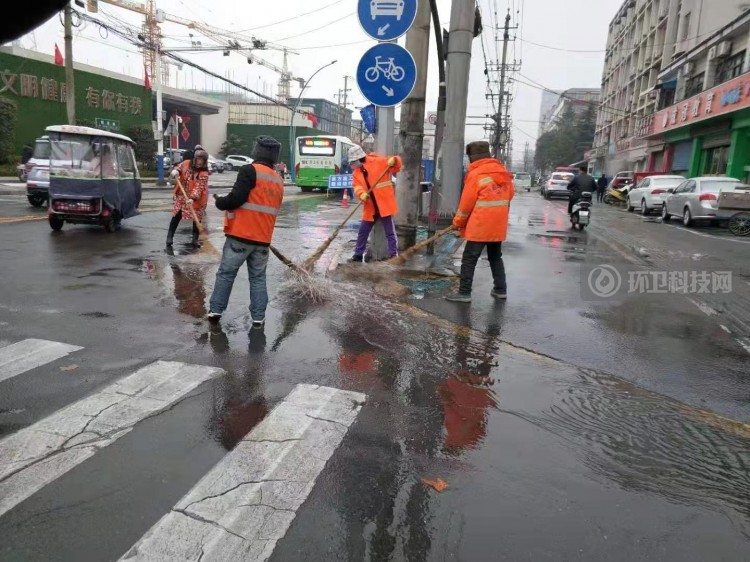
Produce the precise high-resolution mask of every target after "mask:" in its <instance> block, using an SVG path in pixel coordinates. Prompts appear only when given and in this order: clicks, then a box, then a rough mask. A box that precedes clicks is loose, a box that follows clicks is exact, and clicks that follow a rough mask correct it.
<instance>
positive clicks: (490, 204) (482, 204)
mask: <svg viewBox="0 0 750 562" xmlns="http://www.w3.org/2000/svg"><path fill="white" fill-rule="evenodd" d="M509 205H510V201H509V200H508V199H504V200H502V201H477V204H476V205H475V206H476V207H508V206H509Z"/></svg>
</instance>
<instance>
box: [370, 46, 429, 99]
mask: <svg viewBox="0 0 750 562" xmlns="http://www.w3.org/2000/svg"><path fill="white" fill-rule="evenodd" d="M416 81H417V65H416V63H415V62H414V57H412V56H411V53H410V52H409V51H407V50H406V49H404V48H403V47H401V46H400V45H396V44H395V43H379V44H377V45H375V46H374V47H372V48H371V49H369V50H368V51H367V52H366V53H365V54H364V55H362V58H361V59H360V61H359V65H358V66H357V85H358V86H359V89H360V91H361V92H362V95H363V96H365V98H367V99H368V100H369V101H370V103H373V104H375V105H377V106H379V107H393V106H394V105H398V104H399V103H401V102H402V101H404V100H405V99H406V98H407V97H409V94H410V93H411V91H412V89H414V85H415V84H416Z"/></svg>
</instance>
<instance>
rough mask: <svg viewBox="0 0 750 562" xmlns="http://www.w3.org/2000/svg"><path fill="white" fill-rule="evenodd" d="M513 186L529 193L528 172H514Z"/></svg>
mask: <svg viewBox="0 0 750 562" xmlns="http://www.w3.org/2000/svg"><path fill="white" fill-rule="evenodd" d="M513 186H514V187H515V188H516V189H525V190H526V191H531V174H529V173H528V172H516V173H515V174H513Z"/></svg>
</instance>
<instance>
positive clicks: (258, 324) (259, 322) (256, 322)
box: [253, 318, 266, 330]
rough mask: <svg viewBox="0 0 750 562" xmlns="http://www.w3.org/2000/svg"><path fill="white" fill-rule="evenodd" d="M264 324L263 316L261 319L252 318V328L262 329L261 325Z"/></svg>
mask: <svg viewBox="0 0 750 562" xmlns="http://www.w3.org/2000/svg"><path fill="white" fill-rule="evenodd" d="M265 325H266V319H265V318H263V319H262V320H253V330H262V329H263V326H265Z"/></svg>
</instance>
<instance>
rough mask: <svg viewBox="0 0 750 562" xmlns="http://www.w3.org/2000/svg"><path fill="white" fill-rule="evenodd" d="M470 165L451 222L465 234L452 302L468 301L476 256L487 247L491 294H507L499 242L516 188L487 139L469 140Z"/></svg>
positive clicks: (506, 225) (504, 231) (498, 296)
mask: <svg viewBox="0 0 750 562" xmlns="http://www.w3.org/2000/svg"><path fill="white" fill-rule="evenodd" d="M466 154H467V155H468V157H469V162H470V164H469V169H468V172H467V174H466V177H465V178H464V190H463V193H462V195H461V203H460V204H459V207H458V212H457V213H456V216H455V217H454V218H453V226H455V227H456V228H458V229H460V230H461V236H462V237H463V238H466V247H465V248H464V255H463V260H462V262H461V284H460V286H459V289H458V292H457V293H453V294H450V295H448V296H446V297H445V298H446V299H447V300H449V301H453V302H471V286H472V284H473V281H474V270H475V269H476V267H477V262H478V261H479V256H480V255H481V254H482V251H483V250H484V248H485V247H487V258H488V259H489V262H490V269H491V270H492V278H493V280H494V287H493V289H492V293H491V294H492V296H493V297H495V298H498V299H505V298H507V286H506V284H505V265H504V264H503V253H502V249H501V248H502V244H503V242H504V241H505V238H506V235H507V232H508V214H509V212H510V201H511V199H513V195H514V194H515V191H514V189H513V176H512V175H511V174H510V172H508V170H506V169H505V166H503V165H502V164H501V163H500V162H499V161H497V160H495V159H494V158H493V157H492V155H491V154H490V145H489V143H488V142H486V141H478V142H472V143H470V144H469V145H467V147H466Z"/></svg>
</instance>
